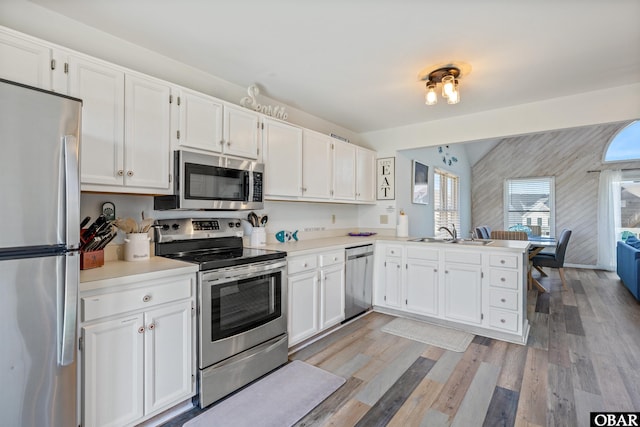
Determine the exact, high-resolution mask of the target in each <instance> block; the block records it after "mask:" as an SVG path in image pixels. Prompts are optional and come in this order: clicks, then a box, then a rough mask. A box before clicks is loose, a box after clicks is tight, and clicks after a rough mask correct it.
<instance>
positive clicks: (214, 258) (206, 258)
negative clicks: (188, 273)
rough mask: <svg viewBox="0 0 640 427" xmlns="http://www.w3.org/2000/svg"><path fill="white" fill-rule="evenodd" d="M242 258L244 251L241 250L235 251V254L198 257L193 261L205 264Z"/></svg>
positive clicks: (214, 254)
mask: <svg viewBox="0 0 640 427" xmlns="http://www.w3.org/2000/svg"><path fill="white" fill-rule="evenodd" d="M240 257H242V249H240V251H233V252H223V253H210V254H202V255H196V256H194V257H193V258H192V259H193V261H195V262H198V263H203V262H211V261H219V260H225V259H233V258H240Z"/></svg>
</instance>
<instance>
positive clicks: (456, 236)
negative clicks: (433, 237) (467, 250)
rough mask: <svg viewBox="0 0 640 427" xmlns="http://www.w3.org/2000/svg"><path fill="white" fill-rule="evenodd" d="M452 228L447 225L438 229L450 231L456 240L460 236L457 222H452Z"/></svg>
mask: <svg viewBox="0 0 640 427" xmlns="http://www.w3.org/2000/svg"><path fill="white" fill-rule="evenodd" d="M451 227H452V228H451V230H450V229H448V228H447V227H440V228H438V231H440V230H446V231H447V233H449V235H450V236H451V238H452V239H453V240H456V239H457V238H458V230H456V225H455V224H451Z"/></svg>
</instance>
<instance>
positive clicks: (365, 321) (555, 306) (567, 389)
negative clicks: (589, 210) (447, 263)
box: [291, 269, 640, 427]
mask: <svg viewBox="0 0 640 427" xmlns="http://www.w3.org/2000/svg"><path fill="white" fill-rule="evenodd" d="M547 270H548V269H547ZM565 271H566V276H567V280H568V285H569V289H568V290H566V291H563V290H562V285H561V283H560V280H559V276H558V274H557V271H555V270H551V271H550V275H549V277H547V278H541V279H540V282H541V283H542V285H543V286H544V287H545V288H547V289H550V292H547V293H544V294H540V295H538V293H537V291H529V294H528V318H529V321H530V323H531V333H530V337H529V341H528V344H527V345H526V346H522V345H517V344H508V343H505V342H502V341H498V340H494V339H489V338H483V337H480V336H476V338H475V339H474V340H473V342H472V343H471V344H470V345H469V347H468V349H467V351H466V352H465V353H455V352H451V351H447V350H443V349H440V348H437V347H433V346H429V345H425V344H422V343H419V342H415V341H412V340H409V339H405V338H401V337H398V336H395V335H390V334H386V333H384V332H381V331H380V328H381V327H382V326H384V325H385V324H386V323H387V322H389V321H390V320H392V319H393V317H391V316H387V315H383V314H380V313H371V314H368V315H366V316H364V317H362V318H360V319H358V320H357V321H355V322H353V323H351V324H348V325H347V326H345V327H344V328H342V329H340V330H338V331H336V332H335V333H333V334H331V335H329V336H327V337H325V338H323V339H321V340H319V341H316V342H315V343H313V344H311V345H309V346H307V347H305V348H303V349H301V350H299V351H298V352H296V353H294V354H292V355H291V359H292V360H294V359H299V360H304V361H306V362H307V363H311V364H313V365H316V366H318V367H320V368H323V369H325V370H327V371H330V372H333V373H335V374H337V375H340V376H343V377H344V378H346V379H347V382H346V383H345V384H344V385H343V386H342V387H341V388H340V389H338V390H337V391H336V392H335V393H334V394H333V395H331V396H330V397H329V398H328V399H327V400H325V401H324V402H323V403H322V404H320V405H319V406H318V407H316V408H315V409H314V410H313V411H312V412H311V413H310V414H308V415H307V416H306V417H305V418H303V419H302V420H301V421H300V422H299V423H298V424H297V425H298V426H341V427H342V426H355V425H361V426H384V425H389V426H430V427H431V426H434V427H437V426H449V425H451V426H513V425H517V426H563V427H564V426H588V425H589V412H590V411H603V410H606V411H640V304H639V303H638V302H636V300H635V299H634V298H633V296H632V295H631V293H629V292H628V291H627V289H626V288H625V287H624V286H623V285H622V283H621V282H620V280H619V279H618V276H617V275H616V274H615V273H610V272H602V271H594V270H582V269H581V270H578V269H565Z"/></svg>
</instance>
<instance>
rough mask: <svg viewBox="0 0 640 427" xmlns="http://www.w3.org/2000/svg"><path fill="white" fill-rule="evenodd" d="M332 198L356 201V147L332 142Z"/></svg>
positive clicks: (336, 141) (335, 141) (340, 142)
mask: <svg viewBox="0 0 640 427" xmlns="http://www.w3.org/2000/svg"><path fill="white" fill-rule="evenodd" d="M333 145H334V150H333V198H334V199H338V200H355V199H356V146H355V145H353V144H349V143H346V142H342V141H338V140H334V141H333Z"/></svg>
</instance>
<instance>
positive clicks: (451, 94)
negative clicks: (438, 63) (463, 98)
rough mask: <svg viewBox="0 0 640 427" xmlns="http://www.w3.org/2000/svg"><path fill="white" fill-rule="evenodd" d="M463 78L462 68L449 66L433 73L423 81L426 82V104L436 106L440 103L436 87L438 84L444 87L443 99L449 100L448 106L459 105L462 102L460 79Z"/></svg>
mask: <svg viewBox="0 0 640 427" xmlns="http://www.w3.org/2000/svg"><path fill="white" fill-rule="evenodd" d="M461 76H462V74H461V73H460V68H458V67H456V66H453V65H449V66H446V67H441V68H438V69H436V70H433V71H431V72H430V73H429V74H427V75H426V76H424V77H422V80H423V81H424V80H426V86H427V93H426V95H425V104H427V105H435V104H437V103H438V95H437V93H436V87H437V85H438V83H440V85H441V86H442V97H443V98H445V99H446V100H447V104H457V103H458V102H460V87H459V83H458V79H459V78H460V77H461Z"/></svg>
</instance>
